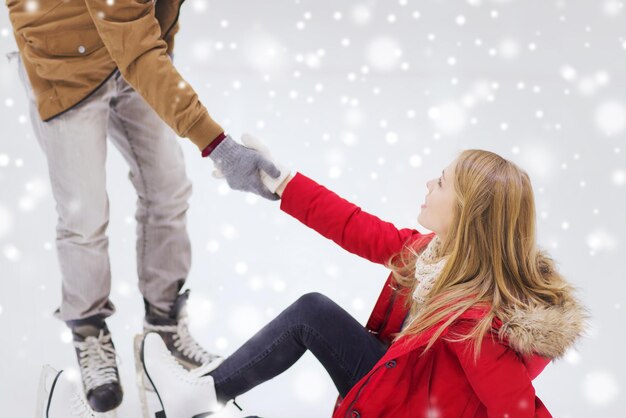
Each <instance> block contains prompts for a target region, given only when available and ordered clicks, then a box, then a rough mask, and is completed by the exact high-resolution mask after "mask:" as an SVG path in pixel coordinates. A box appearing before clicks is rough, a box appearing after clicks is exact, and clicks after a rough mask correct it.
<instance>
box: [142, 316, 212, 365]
mask: <svg viewBox="0 0 626 418" xmlns="http://www.w3.org/2000/svg"><path fill="white" fill-rule="evenodd" d="M144 328H145V329H146V330H147V331H156V332H167V333H171V334H173V338H172V339H173V341H174V348H176V349H177V350H178V351H179V352H181V353H182V354H183V355H184V356H186V357H188V358H190V359H192V360H194V361H197V362H199V363H201V364H206V363H208V362H210V361H213V360H214V359H215V358H217V357H219V356H216V355H214V354H210V353H209V352H207V351H206V350H205V349H204V348H202V346H201V345H200V344H198V342H197V341H196V340H195V339H194V338H193V337H192V335H191V334H190V333H189V319H188V318H187V317H183V318H180V319H179V320H178V325H152V324H150V323H148V322H147V321H146V322H145V324H144Z"/></svg>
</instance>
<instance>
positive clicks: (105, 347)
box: [71, 319, 123, 412]
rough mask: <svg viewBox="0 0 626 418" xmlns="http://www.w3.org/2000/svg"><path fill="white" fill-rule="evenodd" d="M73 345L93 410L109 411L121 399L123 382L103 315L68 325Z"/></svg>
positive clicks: (87, 396) (120, 401)
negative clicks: (121, 381)
mask: <svg viewBox="0 0 626 418" xmlns="http://www.w3.org/2000/svg"><path fill="white" fill-rule="evenodd" d="M71 329H72V335H73V336H74V347H75V349H76V356H77V358H78V364H79V366H80V373H81V376H82V379H83V388H84V390H85V397H86V398H87V401H88V402H89V405H90V406H91V408H92V409H93V410H94V411H96V412H108V411H111V410H113V409H115V408H117V407H118V406H119V405H120V404H121V403H122V397H123V392H122V386H121V385H120V377H119V373H118V370H117V361H116V354H115V347H114V346H113V341H111V333H110V332H109V329H108V328H107V326H106V323H105V322H104V320H102V319H95V320H91V319H90V320H88V321H81V322H80V325H75V324H72V325H71Z"/></svg>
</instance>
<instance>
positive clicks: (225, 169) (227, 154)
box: [209, 136, 281, 200]
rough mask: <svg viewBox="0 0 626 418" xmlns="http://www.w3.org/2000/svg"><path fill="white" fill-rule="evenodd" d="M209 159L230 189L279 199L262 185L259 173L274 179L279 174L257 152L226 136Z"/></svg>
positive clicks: (276, 169)
mask: <svg viewBox="0 0 626 418" xmlns="http://www.w3.org/2000/svg"><path fill="white" fill-rule="evenodd" d="M209 158H211V159H212V160H213V162H214V163H215V167H216V168H217V170H219V172H220V173H221V176H223V177H224V178H226V182H227V183H228V185H229V186H230V188H231V189H233V190H241V191H245V192H252V193H255V194H258V195H259V196H261V197H264V198H266V199H269V200H278V199H280V197H279V196H278V195H277V194H276V193H273V192H271V191H270V190H269V189H268V188H267V187H266V186H265V185H264V184H263V181H262V180H261V172H264V173H267V175H269V176H270V177H271V178H274V179H276V178H279V177H281V172H280V170H279V169H278V168H276V166H275V165H274V164H273V163H272V162H271V161H270V160H268V159H267V158H265V157H264V156H263V155H262V154H261V153H260V152H259V151H257V150H255V149H252V148H247V147H245V146H243V145H241V144H238V143H237V142H235V141H234V140H233V139H232V138H231V137H230V136H226V138H224V140H223V141H222V142H221V143H220V144H219V145H218V146H217V147H216V148H215V149H214V150H213V151H212V152H211V154H209Z"/></svg>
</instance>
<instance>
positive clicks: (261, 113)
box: [0, 0, 626, 418]
mask: <svg viewBox="0 0 626 418" xmlns="http://www.w3.org/2000/svg"><path fill="white" fill-rule="evenodd" d="M159 1H163V0H159ZM625 17H626V10H624V6H623V4H622V2H621V1H615V0H593V1H592V0H587V1H565V0H560V1H554V0H549V1H547V0H525V1H522V0H517V1H514V0H510V1H502V0H501V1H496V0H472V1H460V0H459V1H444V0H440V1H435V0H428V1H419V2H418V1H417V0H400V1H397V0H396V1H357V2H355V1H342V2H330V1H310V0H307V1H305V0H302V1H262V2H260V1H233V0H230V1H226V0H222V1H208V0H187V2H186V3H185V5H184V6H183V9H182V14H181V24H182V26H181V32H180V34H179V35H178V38H177V48H176V57H175V62H176V64H177V66H178V68H179V69H180V70H181V72H182V73H183V74H184V76H185V77H186V79H187V80H188V81H189V82H190V83H191V85H192V86H193V87H194V88H195V89H196V90H197V91H198V93H199V95H200V97H201V99H202V101H203V102H204V104H205V105H206V106H207V107H208V109H209V110H210V111H211V113H212V115H213V117H214V118H215V119H216V120H217V121H219V122H220V123H222V124H223V126H224V127H225V128H226V129H227V130H228V132H230V133H231V134H232V135H233V136H235V137H238V136H239V135H240V134H241V133H242V132H251V133H253V134H256V135H258V136H260V137H261V138H263V139H264V141H265V142H266V143H268V144H269V145H270V147H271V149H272V152H273V154H274V156H275V157H276V158H277V159H278V160H280V161H282V162H283V163H285V164H287V165H288V166H289V167H291V169H292V170H293V171H296V170H299V171H301V172H303V173H306V174H307V175H309V176H311V177H313V178H315V179H317V180H318V181H320V182H321V183H323V184H325V185H327V186H328V187H330V188H331V189H333V190H335V191H337V192H338V193H339V194H341V195H343V196H345V197H346V198H348V199H350V200H352V201H354V202H356V203H358V204H359V205H361V206H362V207H363V208H364V209H365V210H367V211H369V212H372V213H375V214H377V215H379V216H380V217H381V218H383V219H386V220H390V221H392V222H394V223H395V224H396V225H398V226H412V227H417V223H416V216H417V213H418V211H419V205H420V204H421V202H423V199H424V196H425V194H426V187H425V182H426V181H427V180H428V179H430V178H433V177H437V176H438V175H439V172H440V171H441V169H442V168H443V167H445V166H446V165H447V164H448V163H449V162H450V161H451V160H452V159H453V158H454V156H455V155H456V154H457V153H458V152H459V151H460V150H461V149H463V148H468V147H471V148H484V149H488V150H492V151H495V152H498V153H500V154H501V155H503V156H504V157H506V158H510V159H512V160H513V161H515V162H517V163H519V164H520V165H521V166H522V167H524V168H525V169H526V170H527V171H528V172H529V173H530V175H531V178H532V180H533V182H534V188H535V194H536V197H537V216H538V237H539V241H540V244H541V246H543V247H545V248H547V249H549V251H550V252H551V253H552V255H553V256H554V257H555V258H556V260H557V261H558V263H559V266H560V269H561V271H562V272H563V274H565V276H567V277H568V278H569V279H570V280H571V281H572V282H573V283H574V284H575V285H576V286H577V287H578V288H579V289H580V296H581V298H582V299H583V300H584V301H585V303H586V304H587V305H588V307H589V308H590V309H591V311H592V315H593V318H592V321H591V322H592V327H591V329H590V332H589V335H588V337H587V338H585V339H584V340H583V341H582V342H581V343H580V344H579V346H578V347H577V348H576V350H573V351H571V352H569V353H568V355H567V356H566V358H565V359H563V360H560V361H558V362H555V363H553V364H551V365H549V366H548V368H547V369H546V370H545V372H544V373H543V374H542V375H541V376H540V377H539V378H537V379H536V380H535V386H536V389H537V392H538V395H539V396H540V397H541V399H542V400H543V401H544V402H545V403H546V405H547V406H548V408H549V410H550V411H551V412H552V413H553V414H554V416H556V417H563V418H568V417H569V418H574V417H576V418H588V417H605V418H617V417H624V416H626V415H625V413H624V410H625V409H626V402H625V401H624V385H625V381H624V379H625V377H626V362H625V361H624V358H623V355H624V352H625V348H626V344H625V343H626V338H625V335H624V329H625V327H624V325H623V321H622V319H623V312H624V309H626V302H625V297H624V292H625V291H626V284H625V280H626V274H625V273H626V264H625V263H626V261H625V260H626V257H625V255H626V253H625V252H624V244H625V242H626V222H625V218H624V214H625V212H626V159H625V157H626V141H625V129H626V106H625V102H626V101H625V99H624V93H626V85H625V79H624V77H625V74H626V19H625ZM0 31H1V32H0V52H1V53H2V54H5V53H8V52H10V51H13V50H15V43H14V39H13V35H12V32H11V28H10V23H9V20H8V13H7V12H6V9H4V11H3V12H2V14H0ZM0 107H1V109H2V111H1V112H0V126H2V135H1V137H0V138H1V139H0V278H1V279H0V332H1V336H0V358H1V359H2V361H1V362H0V415H2V416H5V417H30V416H32V415H33V411H34V397H35V391H36V382H37V378H38V374H39V370H40V367H41V366H42V364H44V363H50V364H52V365H54V366H55V367H57V368H67V369H73V370H74V373H75V370H76V369H75V358H74V353H73V349H72V347H71V345H70V343H69V340H70V335H69V333H68V331H67V330H66V328H65V327H64V325H63V324H62V323H60V322H59V321H57V320H55V319H53V318H52V317H51V313H52V312H53V310H54V309H55V308H56V307H57V304H58V302H59V300H60V274H59V269H58V266H57V262H56V255H55V250H54V228H55V221H56V215H55V210H54V201H53V199H52V196H51V193H50V187H49V184H48V179H47V173H46V162H45V159H44V157H43V154H42V152H41V150H40V149H39V148H38V145H37V143H36V141H35V139H34V137H33V132H32V129H31V127H30V123H29V121H28V120H27V109H26V101H25V97H24V94H23V91H22V87H21V85H20V84H19V80H18V77H17V72H16V65H15V61H13V62H8V61H7V60H5V59H2V60H0ZM181 143H182V144H183V148H184V151H185V154H186V157H187V162H188V174H189V177H190V178H191V179H192V181H193V183H194V195H193V198H192V200H191V209H190V211H189V231H190V234H191V238H192V243H193V248H194V263H193V268H192V271H191V275H190V278H189V281H188V285H189V287H190V288H192V289H193V292H192V298H191V301H190V312H191V315H192V332H193V333H194V334H195V335H196V336H197V338H198V339H199V340H200V341H201V342H202V343H203V344H204V345H205V346H206V347H208V348H210V349H211V350H214V351H217V352H219V353H222V354H228V353H230V352H232V351H233V350H234V349H235V348H236V347H238V346H239V345H240V344H241V343H242V342H243V341H245V340H246V338H247V337H249V336H250V335H252V334H253V333H254V332H255V331H256V330H257V329H258V328H259V327H261V326H262V325H263V324H264V323H265V322H267V321H269V320H270V319H271V318H273V317H274V316H275V315H276V314H277V313H278V312H280V311H281V310H282V309H283V308H284V307H286V306H287V305H288V304H290V303H291V302H292V301H294V300H295V299H296V298H297V297H298V296H300V295H302V294H303V293H305V292H310V291H320V292H323V293H325V294H327V295H328V296H330V297H331V298H333V299H334V300H336V301H337V302H338V303H340V304H341V305H342V306H344V307H346V309H348V310H349V311H350V312H351V313H352V314H353V315H354V316H355V317H356V318H358V319H359V320H360V321H363V322H364V321H365V320H366V319H367V317H368V314H369V312H370V309H371V307H372V306H373V303H374V301H375V299H376V297H377V295H378V292H379V290H380V288H381V286H382V284H383V280H384V279H385V277H386V271H385V269H384V268H382V267H380V266H376V265H371V264H370V263H368V262H367V261H364V260H360V259H358V258H355V257H354V256H352V255H350V254H347V253H344V252H342V251H341V250H340V249H338V248H336V247H335V245H334V244H333V243H331V242H327V241H326V240H324V239H323V238H321V237H319V236H317V235H316V234H315V233H313V232H312V231H308V230H306V228H304V227H303V226H301V225H299V224H298V223H297V222H296V221H294V220H293V219H291V218H289V217H288V216H287V215H285V214H283V213H281V212H280V211H279V209H278V205H277V203H275V202H266V201H261V200H259V199H257V198H255V197H253V196H246V195H243V194H240V193H236V192H230V191H228V189H227V186H226V185H225V184H224V183H223V182H219V181H217V180H214V179H212V178H211V175H210V173H211V170H212V166H211V164H210V162H209V161H208V160H203V159H201V158H200V157H199V155H198V151H197V149H195V147H194V146H193V145H192V144H191V143H190V142H189V141H187V140H181ZM109 149H110V153H109V159H108V184H109V194H110V199H111V223H110V228H109V236H110V240H111V243H110V253H111V262H112V269H113V276H114V283H113V291H112V298H113V300H114V303H115V304H116V305H117V308H118V313H117V314H116V315H115V316H114V317H112V318H111V320H110V327H111V328H112V331H113V335H114V340H115V343H116V345H117V347H118V348H119V355H120V358H121V368H122V379H123V384H124V387H125V391H126V397H125V400H124V403H123V405H122V407H121V409H120V414H119V416H120V417H137V416H138V402H137V396H136V390H135V387H134V377H133V357H132V350H131V346H132V337H133V335H134V334H135V333H137V332H138V331H139V330H140V327H141V321H142V303H141V299H140V295H139V293H138V291H137V286H136V273H135V259H134V256H135V250H134V236H135V233H134V230H135V225H134V219H133V215H134V206H135V205H134V203H135V196H134V192H133V189H132V186H131V184H130V182H129V181H128V179H127V171H128V170H127V167H126V166H125V163H124V161H123V160H122V158H121V156H120V155H119V154H118V153H117V151H116V150H115V149H114V148H113V147H110V148H109ZM420 228H421V227H420ZM335 394H336V392H335V389H334V387H333V385H332V382H331V380H330V379H329V378H328V377H327V376H326V375H325V372H324V370H323V369H322V368H321V366H320V365H318V364H317V362H316V361H315V359H314V358H313V357H312V356H309V355H306V356H305V357H304V358H303V359H302V360H301V361H300V362H299V363H298V364H297V365H296V366H295V367H293V368H292V369H291V370H289V371H288V372H286V373H285V374H284V375H281V376H279V377H278V378H276V379H274V380H273V381H271V382H269V383H267V384H265V385H262V386H260V387H258V388H256V389H254V390H252V391H251V392H249V393H248V394H246V395H244V396H242V397H241V399H240V401H241V402H240V403H241V405H242V406H244V407H246V408H247V410H248V411H250V412H255V413H257V414H259V415H261V416H270V417H291V416H294V414H298V416H303V417H323V416H329V415H330V414H331V411H332V406H333V400H334V396H335Z"/></svg>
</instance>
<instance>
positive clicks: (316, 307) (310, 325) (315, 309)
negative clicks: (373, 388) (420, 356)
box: [210, 293, 387, 402]
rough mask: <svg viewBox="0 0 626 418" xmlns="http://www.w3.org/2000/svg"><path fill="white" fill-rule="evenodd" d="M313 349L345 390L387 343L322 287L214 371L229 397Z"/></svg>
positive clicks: (217, 383) (220, 395)
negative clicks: (331, 297)
mask: <svg viewBox="0 0 626 418" xmlns="http://www.w3.org/2000/svg"><path fill="white" fill-rule="evenodd" d="M306 350H310V351H311V353H313V355H315V357H316V358H317V359H318V360H319V361H320V363H322V365H323V366H324V368H325V369H326V371H327V372H328V374H329V375H330V377H331V378H332V380H333V382H334V383H335V386H336V387H337V390H338V391H339V393H340V394H341V396H345V395H346V394H347V393H348V392H349V391H350V389H351V388H352V386H354V384H355V383H357V382H358V381H359V380H360V379H361V378H362V377H363V376H364V375H366V374H367V372H369V371H370V370H371V369H372V367H373V366H374V365H375V364H376V362H378V360H380V358H381V357H382V356H383V355H384V353H385V351H387V345H385V344H384V343H383V342H381V341H380V340H379V339H378V338H376V337H375V336H374V335H373V334H371V333H369V332H368V331H367V330H366V329H365V328H364V327H363V325H361V324H360V323H359V322H358V321H357V320H356V319H354V318H353V317H352V316H351V315H350V314H348V313H347V312H346V311H345V310H343V309H342V308H341V307H340V306H339V305H337V304H336V303H334V302H333V301H332V300H330V299H329V298H327V297H326V296H324V295H321V294H319V293H309V294H306V295H304V296H302V297H301V298H300V299H298V300H297V301H296V302H294V303H293V304H292V305H291V306H289V307H288V308H287V309H285V310H284V311H283V312H282V313H281V314H280V315H279V316H278V317H276V318H275V319H274V320H272V321H271V322H270V323H269V324H267V325H266V326H265V327H264V328H263V329H261V330H260V331H259V332H258V333H257V334H256V335H254V336H253V337H252V338H250V339H249V340H248V341H247V342H246V343H245V344H244V345H243V346H241V347H240V348H239V349H238V350H237V351H235V353H233V354H232V355H231V356H230V357H228V358H227V359H226V360H224V362H223V363H222V364H221V365H220V366H219V367H218V368H217V369H215V370H214V371H212V372H211V373H210V375H211V376H213V379H214V381H215V390H216V393H217V397H218V399H219V400H220V401H221V402H227V401H228V400H230V399H234V398H235V397H236V396H238V395H241V394H243V393H245V392H247V391H248V390H250V389H252V388H253V387H255V386H257V385H259V384H260V383H263V382H265V381H267V380H269V379H271V378H273V377H275V376H277V375H279V374H280V373H282V372H283V371H285V370H287V369H288V368H289V367H291V366H292V365H293V364H294V363H295V362H296V361H297V360H298V359H299V358H300V357H301V356H302V355H303V354H304V353H305V352H306Z"/></svg>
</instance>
